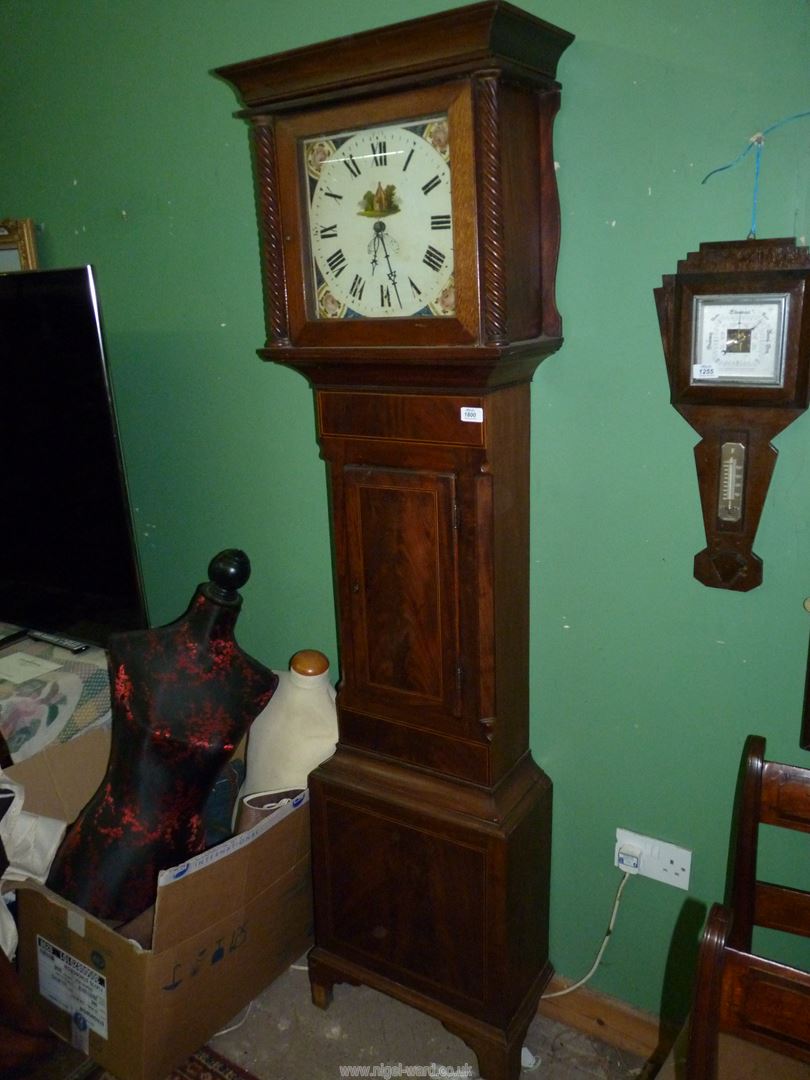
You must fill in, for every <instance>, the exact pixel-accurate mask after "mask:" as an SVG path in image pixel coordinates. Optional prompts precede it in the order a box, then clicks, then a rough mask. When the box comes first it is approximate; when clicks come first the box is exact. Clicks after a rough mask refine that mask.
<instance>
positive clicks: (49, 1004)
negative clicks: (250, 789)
mask: <svg viewBox="0 0 810 1080" xmlns="http://www.w3.org/2000/svg"><path fill="white" fill-rule="evenodd" d="M104 734H105V733H103V732H101V733H99V732H95V733H92V732H91V733H88V734H87V735H84V736H81V737H80V738H79V739H76V740H74V742H75V743H82V742H84V741H85V740H88V739H91V738H92V739H93V743H92V744H91V743H87V745H86V747H85V750H86V754H85V755H83V756H82V761H83V762H84V763H85V764H86V762H87V761H90V760H92V761H93V762H94V763H95V766H96V767H97V766H98V763H99V762H102V764H101V766H100V767H101V773H100V774H99V775H97V776H96V778H95V782H94V783H93V784H92V787H91V790H90V793H89V794H88V795H87V796H86V797H84V798H83V800H82V801H81V802H80V803H79V805H76V802H77V797H78V796H80V792H79V789H82V788H83V787H84V786H85V781H86V779H87V773H86V770H85V769H84V768H83V769H82V770H80V771H81V772H83V773H84V777H85V779H84V780H82V779H81V778H79V777H78V776H77V775H76V774H74V775H73V776H71V777H68V776H66V774H65V773H64V771H63V770H62V768H61V760H60V759H61V757H62V755H61V754H58V753H57V752H56V751H58V749H59V748H58V747H54V748H53V751H54V753H52V754H51V755H50V759H49V761H48V762H47V763H46V762H38V763H37V764H36V766H34V765H33V762H34V761H35V759H31V761H30V762H23V763H22V764H21V765H20V766H17V767H15V772H17V773H18V775H16V776H15V778H16V779H23V782H26V781H25V779H24V777H22V776H21V775H19V774H20V773H22V772H23V767H24V766H26V765H28V766H31V767H35V768H36V769H37V770H38V772H39V773H40V777H42V776H47V777H48V778H49V781H50V782H51V783H52V784H53V785H54V788H53V789H52V790H50V791H48V792H47V793H46V794H45V801H47V803H48V805H50V807H51V810H52V811H53V809H54V805H55V804H54V801H53V800H54V798H57V799H58V800H59V801H61V802H62V804H63V806H64V808H65V809H67V810H68V811H69V812H70V820H72V818H73V817H75V815H76V814H77V813H78V811H79V809H81V806H83V805H84V802H86V800H87V798H89V795H90V794H92V792H93V791H95V789H96V787H97V786H98V782H99V781H100V779H101V775H103V768H104V765H105V764H106V754H105V753H104V752H103V746H100V745H96V744H97V742H98V738H99V737H102V738H103V737H104ZM106 739H107V744H109V733H106ZM65 745H66V746H71V744H65ZM75 751H76V747H75V746H73V747H72V751H71V753H75ZM11 771H12V770H9V773H11ZM26 772H30V769H29V770H26ZM29 782H30V781H29ZM29 790H31V798H30V802H29V798H28V792H29ZM54 793H56V794H54ZM81 795H83V791H82V792H81ZM36 802H37V798H36V796H35V794H34V790H33V788H31V789H29V787H28V786H27V787H26V809H30V810H37V809H38V807H37V806H35V803H36ZM17 896H18V914H19V930H20V944H19V953H18V957H19V960H18V963H19V971H20V977H21V979H22V981H23V983H24V984H25V986H26V987H27V988H28V989H29V991H30V992H32V993H33V994H34V995H35V996H36V997H37V1000H38V1001H39V1004H40V1005H41V1006H42V1008H43V1011H44V1012H45V1014H46V1016H47V1018H48V1021H49V1023H50V1024H51V1026H52V1027H53V1028H54V1030H55V1031H56V1032H57V1033H58V1034H59V1035H61V1036H62V1037H63V1038H64V1039H66V1040H67V1041H69V1042H71V1043H72V1044H73V1045H74V1046H77V1047H78V1048H79V1049H81V1050H83V1051H84V1052H85V1053H87V1054H89V1056H90V1057H92V1058H93V1059H94V1060H95V1061H96V1062H98V1064H100V1065H102V1066H103V1067H104V1068H105V1069H107V1070H108V1072H110V1073H112V1074H113V1075H114V1076H116V1077H118V1078H119V1080H163V1078H164V1077H165V1076H166V1075H167V1074H168V1073H169V1072H170V1071H171V1070H172V1068H173V1067H174V1066H175V1065H177V1064H180V1063H181V1062H182V1061H184V1060H185V1058H186V1057H188V1055H189V1054H192V1053H194V1051H195V1050H198V1049H199V1048H200V1047H201V1046H202V1045H203V1044H204V1043H205V1042H206V1041H207V1040H208V1039H210V1038H211V1037H212V1036H213V1035H214V1034H215V1033H216V1032H217V1031H218V1030H219V1029H220V1028H222V1027H224V1026H226V1025H227V1024H228V1022H229V1021H230V1020H231V1019H232V1018H233V1017H234V1016H235V1015H236V1014H237V1013H238V1012H239V1010H240V1009H242V1008H244V1007H245V1006H246V1005H247V1004H248V1003H249V1002H250V1001H252V1000H253V998H254V997H256V996H257V994H259V993H260V991H261V990H262V989H264V987H265V986H267V985H268V984H269V983H270V982H272V981H273V979H274V978H276V977H277V976H278V975H280V974H281V973H282V972H283V971H284V970H286V968H287V967H289V965H290V964H291V963H292V962H293V961H294V960H296V959H297V958H299V957H300V956H301V955H302V954H303V953H304V952H306V950H307V949H308V948H309V946H310V945H311V943H312V889H311V880H310V859H309V801H308V795H307V794H306V793H305V794H304V796H303V797H302V798H301V800H300V802H299V801H296V803H295V804H290V805H289V806H287V807H284V808H283V809H281V810H279V811H277V812H276V813H275V814H273V815H271V816H270V817H268V818H266V819H265V820H264V821H262V822H261V823H260V824H258V825H256V826H255V827H254V828H252V829H250V830H249V831H248V832H245V833H242V834H240V835H238V836H236V837H234V838H233V839H231V840H228V841H226V842H225V843H224V844H221V845H219V846H218V847H216V848H212V849H210V850H209V851H207V852H205V853H203V854H202V855H199V856H196V857H195V858H194V859H191V860H190V861H189V862H188V863H184V864H183V865H182V866H180V867H177V868H174V869H173V870H169V871H163V873H162V874H161V878H160V883H159V886H158V896H157V902H156V905H155V918H154V932H153V936H152V940H151V946H150V947H149V948H143V947H142V946H141V945H139V944H138V943H137V942H136V941H134V940H131V939H129V938H127V937H125V936H123V935H122V934H120V933H117V932H116V931H114V930H112V929H110V928H109V927H108V926H107V925H106V924H105V923H103V922H101V921H100V920H98V919H95V918H94V917H93V916H91V915H89V914H87V913H86V912H83V911H82V910H81V909H79V908H77V907H75V906H74V905H72V904H70V903H68V902H66V901H65V900H63V899H62V898H61V897H59V896H57V895H56V894H55V893H53V892H51V891H50V890H48V889H46V888H44V887H42V886H38V885H36V884H34V883H31V884H30V885H28V884H26V885H25V886H23V887H21V888H19V889H18V892H17Z"/></svg>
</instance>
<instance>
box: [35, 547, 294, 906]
mask: <svg viewBox="0 0 810 1080" xmlns="http://www.w3.org/2000/svg"><path fill="white" fill-rule="evenodd" d="M208 573H209V577H210V579H211V580H210V581H208V582H207V583H205V584H202V585H200V586H198V588H197V590H196V592H195V594H194V596H193V598H192V601H191V604H190V605H189V608H188V610H187V611H186V613H185V614H184V615H183V616H182V617H181V618H180V619H178V620H177V621H176V622H173V623H170V624H169V625H168V626H165V627H161V628H159V629H155V630H143V631H140V630H139V631H134V632H131V633H125V634H119V635H116V636H114V637H113V638H112V639H111V641H110V672H111V678H112V711H113V728H112V747H111V750H110V760H109V764H108V766H107V772H106V774H105V777H104V779H103V781H102V783H101V785H100V787H99V789H98V791H97V792H96V794H95V795H94V796H93V798H92V799H91V800H90V802H89V803H88V804H87V806H86V807H85V808H84V810H83V811H82V813H81V814H80V815H79V817H78V818H77V819H76V821H75V822H74V823H73V825H72V826H71V827H70V829H69V830H68V833H67V835H66V837H65V840H64V841H63V843H62V846H61V847H60V849H59V851H58V852H57V855H56V859H55V860H54V864H53V866H52V868H51V872H50V875H49V877H48V882H47V884H48V887H49V888H51V889H53V891H54V892H57V893H59V894H60V895H62V896H64V897H65V898H66V899H67V900H70V901H71V902H72V903H75V904H78V905H79V906H80V907H82V908H84V909H85V911H88V912H90V913H91V914H93V915H95V916H97V917H98V918H102V919H109V920H112V921H114V922H125V921H127V920H129V919H131V918H134V917H135V916H136V915H138V914H140V913H141V912H142V911H144V910H145V909H146V908H148V907H149V906H150V905H151V904H152V903H153V901H154V899H155V893H156V889H157V876H158V873H159V871H160V870H162V869H165V868H166V867H169V866H173V865H175V864H177V863H178V862H181V861H183V860H184V859H186V858H188V857H190V856H192V855H196V854H198V853H199V852H200V851H202V849H203V843H204V827H203V821H202V810H203V807H204V804H205V801H206V799H207V797H208V795H209V793H210V790H211V788H212V786H213V784H214V782H215V781H216V778H217V775H218V773H219V770H220V769H221V767H222V766H223V765H224V763H225V762H226V761H227V760H228V759H229V758H230V756H231V755H232V754H233V752H234V750H235V748H236V746H237V745H238V743H239V740H240V739H241V738H242V736H243V735H244V733H245V732H246V730H247V729H248V727H249V726H250V724H251V722H252V721H253V719H254V718H255V717H256V716H257V715H258V713H259V712H260V711H261V710H262V709H263V708H264V706H265V705H266V704H267V702H268V701H269V700H270V698H271V696H272V694H273V691H274V690H275V688H276V684H277V682H278V678H277V676H276V675H275V674H274V673H273V672H272V671H271V670H270V669H269V668H266V667H264V665H262V664H260V663H258V662H257V661H256V660H254V659H252V658H251V657H250V656H248V655H247V654H246V653H244V652H243V651H242V650H241V649H240V648H239V646H238V645H237V643H236V641H235V640H234V636H233V628H234V625H235V623H236V618H237V616H238V614H239V609H240V607H241V605H242V598H241V596H240V595H239V593H238V592H237V589H239V588H240V587H241V586H242V585H244V583H245V582H246V581H247V579H248V577H249V575H250V563H249V561H248V558H247V556H246V555H245V554H244V552H241V551H237V550H228V551H223V552H221V553H220V554H219V555H218V556H216V557H215V558H214V559H213V560H212V562H211V563H210V565H209V568H208Z"/></svg>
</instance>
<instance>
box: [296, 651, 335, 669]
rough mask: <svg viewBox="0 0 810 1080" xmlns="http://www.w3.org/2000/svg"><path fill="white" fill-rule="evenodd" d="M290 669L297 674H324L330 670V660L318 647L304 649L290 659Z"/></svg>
mask: <svg viewBox="0 0 810 1080" xmlns="http://www.w3.org/2000/svg"><path fill="white" fill-rule="evenodd" d="M290 670H291V671H294V672H295V673H296V674H297V675H323V673H324V672H325V671H328V670H329V661H328V660H327V658H326V657H325V656H324V654H323V653H322V652H318V650H317V649H302V650H301V651H300V652H297V653H296V654H295V656H294V657H293V658H292V660H291V661H290Z"/></svg>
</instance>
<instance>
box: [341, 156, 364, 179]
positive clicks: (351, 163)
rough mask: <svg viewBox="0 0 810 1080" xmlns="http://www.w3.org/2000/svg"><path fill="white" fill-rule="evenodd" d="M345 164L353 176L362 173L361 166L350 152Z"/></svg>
mask: <svg viewBox="0 0 810 1080" xmlns="http://www.w3.org/2000/svg"><path fill="white" fill-rule="evenodd" d="M343 164H344V165H345V166H346V168H347V169H348V170H349V172H350V173H351V174H352V176H359V175H360V166H359V165H358V164H357V162H356V161H355V160H354V158H353V157H352V155H351V154H349V156H348V157H346V158H344V159H343Z"/></svg>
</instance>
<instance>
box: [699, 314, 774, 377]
mask: <svg viewBox="0 0 810 1080" xmlns="http://www.w3.org/2000/svg"><path fill="white" fill-rule="evenodd" d="M788 300H789V295H788V294H787V293H771V294H761V293H758V294H756V295H752V296H751V295H724V296H696V297H695V298H694V306H693V312H692V325H693V327H694V341H693V351H692V372H691V384H692V385H693V386H696V385H723V386H782V385H783V382H784V377H785V373H784V366H785V334H786V329H787V310H788Z"/></svg>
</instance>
